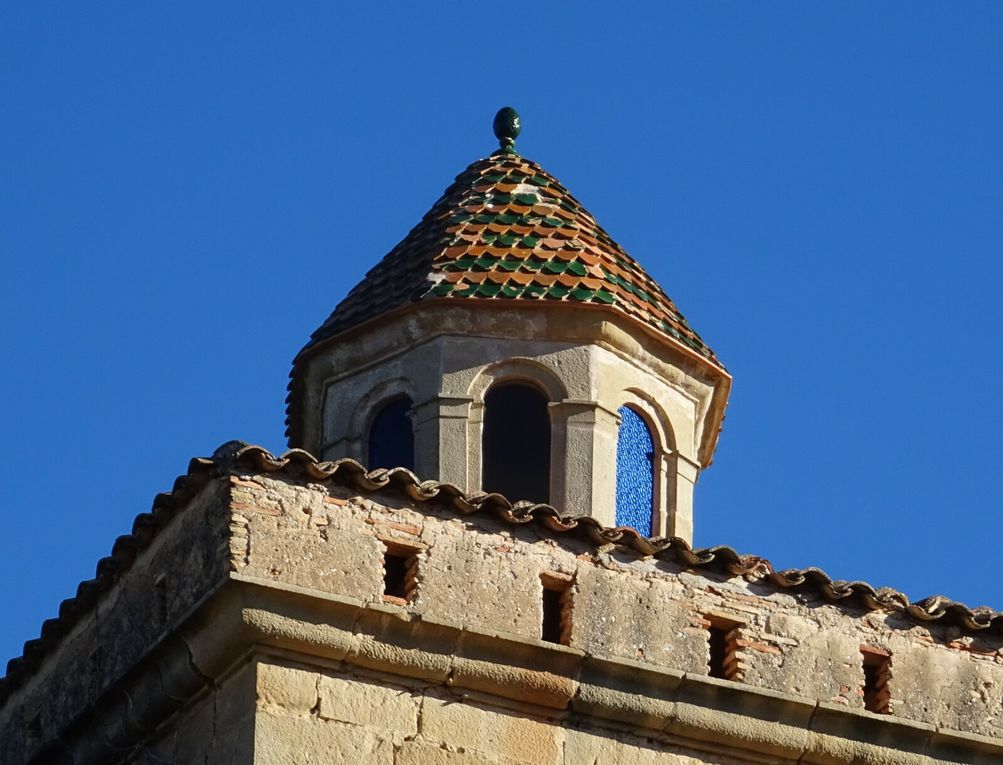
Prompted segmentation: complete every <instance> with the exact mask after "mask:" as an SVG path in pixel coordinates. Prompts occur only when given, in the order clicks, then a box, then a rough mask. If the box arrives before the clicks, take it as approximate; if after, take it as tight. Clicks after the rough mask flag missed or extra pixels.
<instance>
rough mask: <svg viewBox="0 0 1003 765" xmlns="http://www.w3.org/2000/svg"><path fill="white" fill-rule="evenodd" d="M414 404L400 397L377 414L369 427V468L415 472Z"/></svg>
mask: <svg viewBox="0 0 1003 765" xmlns="http://www.w3.org/2000/svg"><path fill="white" fill-rule="evenodd" d="M411 406H412V401H411V399H409V398H406V397H405V398H399V399H396V400H395V401H391V402H390V403H389V404H387V405H386V406H384V407H383V408H382V409H380V411H379V412H378V413H377V415H376V417H375V418H374V419H373V424H372V426H371V427H370V428H369V452H368V464H367V465H366V467H368V468H369V469H370V470H375V469H376V468H395V467H403V468H407V469H408V470H414V430H413V429H412V427H411V418H410V417H409V416H408V412H410V411H411Z"/></svg>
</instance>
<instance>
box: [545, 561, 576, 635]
mask: <svg viewBox="0 0 1003 765" xmlns="http://www.w3.org/2000/svg"><path fill="white" fill-rule="evenodd" d="M540 582H541V583H542V584H543V623H542V625H541V628H540V638H541V639H542V640H546V641H547V642H548V643H557V644H559V645H570V643H571V586H572V584H573V581H572V578H571V577H570V576H568V575H567V574H558V573H555V572H552V571H548V572H546V573H543V574H540Z"/></svg>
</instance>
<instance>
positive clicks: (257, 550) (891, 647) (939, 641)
mask: <svg viewBox="0 0 1003 765" xmlns="http://www.w3.org/2000/svg"><path fill="white" fill-rule="evenodd" d="M231 480H232V481H233V492H234V494H233V498H234V505H233V507H234V510H235V522H234V526H235V527H236V528H237V529H238V533H239V534H240V535H241V537H240V538H241V539H242V540H245V544H244V545H243V546H242V547H241V546H239V545H235V546H234V549H238V548H240V549H239V554H238V555H237V556H236V557H235V559H234V562H233V563H234V567H235V569H236V570H237V571H238V572H239V573H240V574H241V575H244V576H248V577H251V578H254V579H260V580H267V581H275V582H282V583H284V584H290V585H295V586H299V587H305V588H309V589H312V590H318V591H323V592H330V593H335V594H339V595H345V596H350V597H353V598H358V599H360V600H362V601H370V602H379V601H381V600H387V599H385V598H383V586H384V582H383V572H384V569H383V556H384V553H385V552H386V551H387V545H388V544H389V545H391V547H392V548H393V549H395V550H398V551H400V550H405V551H413V553H414V554H415V556H416V562H417V566H416V571H415V572H414V573H415V582H414V584H415V585H416V586H415V587H414V590H413V592H412V597H411V598H410V602H404V601H396V600H394V599H393V598H391V599H389V602H391V604H394V603H398V604H399V607H400V608H402V609H406V610H409V611H412V612H415V613H417V614H421V615H422V616H423V617H424V618H428V619H434V620H443V621H446V622H449V623H456V624H459V625H461V626H462V627H463V628H465V629H470V630H476V631H479V632H488V633H490V632H499V633H507V634H513V635H517V636H520V637H523V638H540V637H541V625H542V622H543V580H542V579H541V576H543V577H550V578H551V580H553V579H554V578H556V579H557V580H558V581H560V580H561V579H563V580H565V581H567V582H568V583H569V584H570V590H571V591H570V594H569V596H568V597H569V598H570V603H569V604H568V612H566V618H567V619H568V621H569V627H570V629H569V630H568V632H567V641H566V642H567V644H568V645H570V647H572V648H577V649H580V650H582V651H585V652H587V653H589V654H596V655H601V656H609V657H622V658H627V659H632V660H639V661H641V662H646V663H651V664H655V665H658V666H662V667H668V668H672V669H675V670H681V671H684V672H689V673H697V674H700V673H703V674H706V673H707V672H708V661H709V639H708V638H709V631H708V629H707V628H708V626H710V625H711V624H718V625H720V624H725V625H727V626H728V627H729V629H731V628H734V627H737V631H735V632H733V633H732V634H731V636H730V640H731V643H730V646H729V647H730V651H731V655H730V657H729V661H730V669H731V671H732V672H733V673H734V674H733V675H732V676H733V677H735V678H737V679H739V680H740V681H741V682H742V683H745V684H747V685H751V686H755V687H759V688H764V689H770V690H773V691H779V692H782V693H786V694H791V695H794V696H799V697H806V698H809V699H815V700H819V701H826V702H836V703H837V704H842V705H845V706H846V707H848V708H856V709H861V708H863V707H864V687H865V670H864V667H863V659H864V654H863V653H862V649H864V650H866V651H867V652H868V653H869V654H870V655H872V656H874V655H877V656H879V657H887V658H886V661H890V674H891V679H890V681H889V682H888V690H889V693H890V699H889V700H888V703H887V708H888V710H887V711H888V712H890V714H891V715H893V716H895V717H900V718H905V719H908V720H914V721H919V722H925V723H930V724H933V725H939V726H943V727H946V728H951V729H956V730H960V731H966V732H971V733H977V734H982V735H984V736H989V737H1003V717H1001V713H1003V709H1001V698H1003V651H1001V641H1000V638H999V637H998V636H985V637H982V636H978V637H976V636H971V635H967V636H966V635H962V634H961V633H960V631H959V630H958V629H957V628H951V627H943V626H940V625H937V624H931V625H926V626H923V625H919V624H916V623H915V622H911V621H909V620H907V619H906V618H904V617H902V616H900V615H896V614H891V613H885V612H865V611H860V612H854V611H852V610H849V609H847V608H845V607H840V606H836V605H831V604H829V603H826V602H825V601H824V600H823V599H821V598H812V597H808V596H805V595H803V594H792V593H790V592H777V591H776V590H775V588H773V587H772V586H770V585H766V584H762V583H757V582H750V581H746V580H744V579H742V578H739V577H733V578H724V577H714V576H711V575H708V574H704V573H701V574H696V573H690V572H687V571H685V570H682V569H681V568H680V567H678V566H673V565H667V564H665V563H662V562H654V561H652V560H645V559H637V557H636V556H633V555H630V554H627V553H615V552H603V551H599V552H597V551H596V550H595V549H594V548H593V547H592V546H590V545H589V544H588V543H586V542H583V541H580V540H576V539H573V538H571V535H565V536H563V537H562V536H560V535H558V534H551V533H549V532H547V531H546V530H544V529H541V528H539V527H537V526H535V525H524V526H520V525H513V524H511V523H507V522H504V521H499V520H494V519H491V518H489V517H487V516H485V515H474V516H469V517H466V518H458V517H455V515H454V514H451V513H445V514H441V515H440V514H437V513H436V511H435V510H434V507H433V506H432V503H422V505H421V510H420V511H419V510H417V509H416V507H417V506H416V505H412V504H411V503H410V502H409V501H407V500H402V499H401V498H400V497H399V496H392V495H389V494H388V495H385V496H379V497H377V496H373V497H359V496H353V495H352V493H351V492H349V491H347V490H344V489H340V488H338V487H327V486H324V485H319V484H305V483H304V484H297V483H292V482H287V481H282V480H273V479H270V478H264V477H245V478H234V479H231Z"/></svg>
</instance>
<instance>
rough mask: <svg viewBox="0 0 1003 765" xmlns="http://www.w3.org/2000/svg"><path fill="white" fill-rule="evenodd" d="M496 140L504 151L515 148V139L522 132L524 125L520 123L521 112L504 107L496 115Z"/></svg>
mask: <svg viewBox="0 0 1003 765" xmlns="http://www.w3.org/2000/svg"><path fill="white" fill-rule="evenodd" d="M494 130H495V138H497V139H498V142H499V143H500V144H501V146H502V148H503V149H510V148H512V147H513V146H515V139H516V138H517V137H518V136H519V132H520V131H521V130H522V123H521V122H520V121H519V112H517V111H516V110H515V109H513V108H512V107H511V106H503V107H502V108H501V109H499V110H498V113H497V114H496V115H495V122H494Z"/></svg>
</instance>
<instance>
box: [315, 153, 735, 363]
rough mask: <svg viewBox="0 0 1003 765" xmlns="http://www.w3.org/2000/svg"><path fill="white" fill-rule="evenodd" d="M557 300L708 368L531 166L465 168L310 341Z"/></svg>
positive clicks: (660, 305) (597, 231)
mask: <svg viewBox="0 0 1003 765" xmlns="http://www.w3.org/2000/svg"><path fill="white" fill-rule="evenodd" d="M433 298H435V299H441V298H447V299H454V298H479V299H489V300H513V299H519V300H560V301H565V302H575V303H591V304H596V305H604V306H609V307H610V308H612V309H614V310H618V311H621V312H623V313H625V314H627V315H628V316H631V317H633V318H634V319H637V320H639V321H641V322H644V323H645V324H647V325H649V326H651V327H654V328H655V329H657V330H659V331H660V332H662V333H664V334H666V335H669V336H670V337H672V338H675V339H676V340H677V341H679V342H680V343H682V344H684V345H686V346H688V347H689V348H691V349H692V350H694V351H696V352H697V353H699V354H701V355H703V356H704V357H706V358H708V359H711V360H713V361H714V362H715V363H717V360H716V358H715V356H714V354H713V352H712V351H711V350H710V348H708V347H707V345H706V344H705V343H704V342H703V341H702V340H701V339H700V337H699V336H698V335H697V334H696V332H694V331H693V329H692V328H691V327H690V326H689V324H688V323H687V322H686V319H685V318H684V317H683V315H682V314H681V313H680V312H679V309H678V308H676V306H675V304H674V303H673V302H672V301H671V300H670V299H669V298H668V296H667V295H666V294H665V293H664V292H663V291H662V288H661V287H659V286H658V284H657V283H656V282H655V281H654V280H653V279H652V278H651V277H650V276H648V274H647V273H646V272H645V271H644V269H643V268H641V266H640V265H639V264H638V263H637V261H635V260H634V259H633V258H632V257H630V256H629V255H628V254H627V253H626V252H625V251H624V250H623V248H622V247H620V245H618V244H617V243H616V242H614V241H613V239H611V238H610V236H609V235H608V234H607V233H606V232H605V231H604V230H603V229H602V227H600V226H599V224H598V223H596V220H595V218H593V217H592V215H591V214H590V213H589V212H588V211H587V210H586V209H585V208H584V207H582V205H581V204H580V203H579V202H578V200H576V199H575V198H574V197H573V196H572V195H571V194H570V193H569V192H568V190H567V189H566V188H564V186H562V185H561V184H560V183H559V182H558V181H557V180H556V179H555V178H554V177H553V176H552V175H550V174H549V173H548V172H546V171H545V170H544V169H543V168H541V167H540V166H539V165H538V164H536V163H535V162H531V161H530V160H528V159H525V158H523V157H520V156H518V155H517V154H506V153H504V152H498V153H496V154H493V155H491V156H490V157H488V158H486V159H481V160H478V161H476V162H474V163H473V164H472V165H470V166H469V167H468V168H467V169H466V170H464V171H463V172H462V173H460V175H458V176H457V177H456V180H455V181H454V182H453V184H452V185H451V186H450V187H449V188H448V189H446V192H445V193H444V194H443V195H442V197H441V198H440V199H439V200H438V201H437V202H436V203H435V205H433V207H432V209H431V210H429V212H428V213H427V214H426V215H425V217H424V218H423V219H422V220H421V222H420V223H419V224H418V225H417V226H415V227H414V228H413V229H412V230H411V232H410V233H409V234H408V235H407V236H406V237H405V238H404V240H403V241H401V242H400V244H398V245H397V246H396V247H394V248H393V250H391V251H390V253H389V254H388V255H387V256H386V257H384V258H383V260H382V261H380V262H379V263H378V264H377V265H376V266H375V267H374V268H373V269H372V270H371V271H369V273H368V274H366V277H365V278H364V279H363V280H362V281H361V282H360V283H359V284H358V285H357V286H356V287H355V288H354V289H353V290H352V291H351V292H350V293H349V294H348V296H347V297H346V298H345V299H344V300H343V301H342V302H341V303H340V304H339V305H338V307H337V308H336V309H335V310H334V312H333V313H332V314H331V316H330V317H329V318H328V319H327V321H326V322H324V324H323V325H322V326H321V327H320V329H318V330H317V331H316V332H314V334H313V335H312V336H311V338H310V343H309V344H308V345H307V347H308V348H309V347H310V346H312V345H314V344H315V343H318V342H320V341H321V340H324V339H326V338H328V337H331V336H332V335H335V334H337V333H339V332H342V331H344V330H346V329H349V328H351V327H353V326H356V325H358V324H361V323H362V322H364V321H367V320H369V319H372V318H375V317H376V316H379V315H381V314H383V313H386V312H388V311H391V310H393V309H395V308H398V307H400V306H402V305H406V304H407V303H411V302H415V301H418V300H427V299H433Z"/></svg>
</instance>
